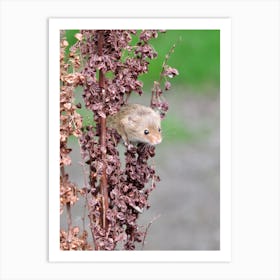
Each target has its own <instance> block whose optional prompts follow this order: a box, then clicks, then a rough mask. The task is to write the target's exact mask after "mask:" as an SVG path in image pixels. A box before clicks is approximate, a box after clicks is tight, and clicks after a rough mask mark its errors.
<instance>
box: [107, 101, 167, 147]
mask: <svg viewBox="0 0 280 280" xmlns="http://www.w3.org/2000/svg"><path fill="white" fill-rule="evenodd" d="M107 127H109V128H114V129H115V130H116V131H117V132H118V134H119V135H120V136H121V137H122V139H123V141H124V143H125V145H129V144H130V143H145V144H149V145H152V146H154V145H157V144H160V143H161V141H162V135H161V118H160V114H159V112H156V111H155V110H153V109H152V108H150V107H147V106H144V105H140V104H127V105H124V106H122V107H121V109H120V111H118V112H117V113H116V114H114V115H111V116H108V118H107Z"/></svg>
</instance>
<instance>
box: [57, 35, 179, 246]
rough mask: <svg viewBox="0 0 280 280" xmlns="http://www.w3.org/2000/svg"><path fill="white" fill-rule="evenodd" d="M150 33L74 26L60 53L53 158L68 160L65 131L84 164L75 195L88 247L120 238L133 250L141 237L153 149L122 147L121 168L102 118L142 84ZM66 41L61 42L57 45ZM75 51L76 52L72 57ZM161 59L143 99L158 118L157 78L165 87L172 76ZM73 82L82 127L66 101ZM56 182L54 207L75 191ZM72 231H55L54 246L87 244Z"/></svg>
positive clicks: (114, 138)
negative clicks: (87, 113) (85, 114)
mask: <svg viewBox="0 0 280 280" xmlns="http://www.w3.org/2000/svg"><path fill="white" fill-rule="evenodd" d="M132 36H137V38H138V42H137V43H136V45H135V46H131V39H132ZM157 36H158V32H157V31H155V30H145V31H142V32H140V34H138V33H137V32H136V31H135V30H81V32H80V33H78V34H76V38H77V40H78V41H77V43H76V44H75V45H74V46H73V47H72V48H71V52H70V58H69V62H68V63H69V64H65V63H64V58H61V68H62V70H61V73H62V74H61V81H62V82H63V85H64V87H62V92H63V94H62V95H61V97H62V99H61V112H63V114H62V113H61V138H62V139H63V140H64V141H61V143H62V144H61V162H62V163H61V164H64V165H66V164H70V162H71V160H70V158H69V152H70V150H69V149H68V148H67V138H68V137H69V135H74V136H76V137H78V138H79V143H80V147H81V155H82V157H83V159H84V162H85V163H86V165H87V166H88V168H89V187H88V188H86V189H85V190H84V192H83V193H84V196H85V198H86V203H87V206H88V216H89V220H90V229H91V233H92V237H93V241H94V249H95V250H114V249H116V248H117V246H118V245H119V244H123V248H124V249H126V250H133V249H135V244H136V242H143V240H144V239H145V234H146V231H145V230H144V231H143V230H141V228H140V226H139V225H138V224H137V218H138V216H139V214H140V213H142V212H143V210H144V209H146V208H149V204H148V197H149V194H150V192H151V191H152V190H153V189H154V188H155V184H156V182H158V181H159V177H158V176H157V175H156V172H155V169H154V167H152V166H150V164H149V159H150V158H151V157H153V156H154V155H155V147H154V146H149V145H145V144H138V146H137V147H136V146H132V145H129V146H128V147H127V149H126V153H125V167H124V168H122V166H121V162H120V157H119V151H118V149H117V145H118V144H119V143H120V136H119V135H118V134H117V132H116V131H115V130H114V129H109V128H107V127H106V118H107V116H109V115H113V114H115V113H116V112H118V111H119V110H120V108H121V106H122V105H124V104H125V103H126V102H127V100H128V98H129V96H130V94H131V93H132V92H133V91H134V92H136V93H138V94H140V95H141V94H142V93H143V91H142V87H143V84H142V82H141V81H139V80H138V78H139V75H141V74H143V73H147V72H148V66H149V63H150V60H151V59H153V58H155V57H156V56H157V53H156V51H155V50H154V49H153V47H152V46H151V45H150V44H149V40H150V39H151V38H156V37H157ZM66 45H67V44H66V43H65V41H62V46H63V47H64V48H65V46H66ZM62 51H63V48H62ZM77 52H79V55H80V56H77V55H76V54H77ZM80 58H81V60H80ZM167 59H168V57H166V60H165V63H164V65H163V70H162V73H161V75H160V81H159V82H155V84H154V88H153V93H152V99H151V106H152V107H153V108H157V109H159V110H160V111H161V112H163V113H162V116H164V113H165V112H166V111H167V109H168V104H167V102H165V101H162V90H161V87H162V85H161V80H162V79H163V78H164V79H165V90H168V89H169V88H170V82H169V81H168V80H167V79H168V77H169V78H170V77H171V76H174V75H177V74H178V72H177V70H176V69H174V68H171V67H169V66H167V65H166V61H167ZM80 61H81V62H80ZM81 64H82V65H83V67H82V68H81V71H80V72H75V71H74V74H73V73H72V74H67V73H68V71H67V70H68V67H69V65H71V67H73V69H74V70H77V69H79V67H81ZM77 85H83V88H84V93H83V99H84V104H85V107H86V108H87V109H88V110H91V111H92V112H93V116H94V117H93V122H92V123H93V124H92V125H91V126H87V127H85V128H83V129H82V121H81V118H80V116H79V115H78V114H77V113H76V106H75V105H74V104H73V103H74V102H73V89H74V87H76V86H77ZM61 181H62V185H63V188H61V199H62V200H63V203H62V205H64V204H65V203H70V204H71V205H72V204H73V203H75V201H76V200H75V197H73V196H72V195H71V192H72V193H74V192H76V193H77V192H79V190H77V188H76V186H74V185H73V184H72V183H70V182H69V180H68V177H67V176H66V175H64V177H63V178H62V179H61ZM69 192H70V194H69ZM73 230H74V228H71V229H70V231H69V230H68V233H66V232H63V231H62V232H61V249H63V250H70V249H72V250H74V249H75V248H77V249H79V250H88V248H89V247H88V246H87V243H86V239H81V238H80V239H78V241H77V242H76V241H75V242H76V243H75V242H74V241H73V240H74V238H78V237H77V236H78V234H77V233H76V232H75V233H74V232H73ZM76 231H77V230H76ZM69 236H71V237H72V242H74V243H75V244H72V243H71V242H70V243H71V245H69V240H68V239H69ZM83 236H84V235H83ZM67 240H68V241H67ZM75 240H76V239H75ZM83 240H84V241H83Z"/></svg>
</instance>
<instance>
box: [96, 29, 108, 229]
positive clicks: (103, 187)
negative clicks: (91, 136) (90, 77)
mask: <svg viewBox="0 0 280 280" xmlns="http://www.w3.org/2000/svg"><path fill="white" fill-rule="evenodd" d="M103 43H104V31H103V30H100V31H98V55H99V56H102V55H103ZM99 87H100V89H101V91H102V93H103V92H104V90H105V75H104V70H103V69H100V70H99ZM99 125H100V137H99V144H100V149H101V153H102V162H103V170H102V175H101V178H100V192H101V195H102V197H103V199H102V227H103V228H105V229H107V222H106V213H107V209H108V204H109V203H108V183H107V176H106V165H107V164H106V117H105V118H104V117H101V116H100V117H99Z"/></svg>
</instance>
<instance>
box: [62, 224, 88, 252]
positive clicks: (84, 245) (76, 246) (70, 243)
mask: <svg viewBox="0 0 280 280" xmlns="http://www.w3.org/2000/svg"><path fill="white" fill-rule="evenodd" d="M79 233H80V229H79V227H73V228H72V229H71V239H70V240H69V238H68V236H69V234H68V233H67V232H66V231H64V230H60V249H61V250H75V251H78V250H92V247H91V245H90V244H88V241H87V237H88V233H87V232H86V231H84V232H83V233H82V234H80V235H79Z"/></svg>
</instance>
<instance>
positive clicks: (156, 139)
mask: <svg viewBox="0 0 280 280" xmlns="http://www.w3.org/2000/svg"><path fill="white" fill-rule="evenodd" d="M151 140H152V141H151V144H152V145H157V144H160V143H161V141H162V138H161V137H153V138H152V139H151Z"/></svg>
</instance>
